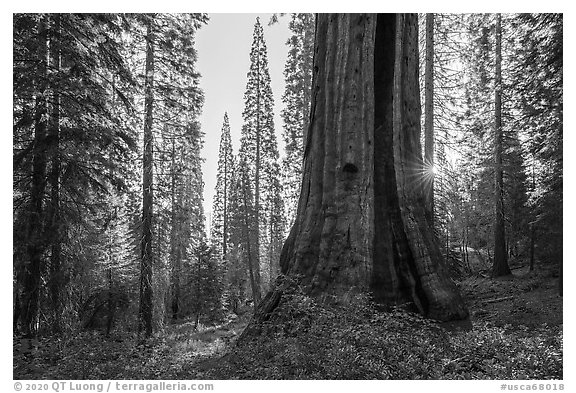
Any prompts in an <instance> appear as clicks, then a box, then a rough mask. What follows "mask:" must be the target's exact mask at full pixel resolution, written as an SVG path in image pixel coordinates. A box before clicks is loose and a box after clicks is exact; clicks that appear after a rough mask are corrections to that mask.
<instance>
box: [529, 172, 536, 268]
mask: <svg viewBox="0 0 576 393" xmlns="http://www.w3.org/2000/svg"><path fill="white" fill-rule="evenodd" d="M535 190H536V176H535V174H534V163H532V192H534V191H535ZM535 225H536V217H532V222H531V223H530V271H533V270H534V262H535V261H534V259H535V255H534V242H535V238H536V229H535Z"/></svg>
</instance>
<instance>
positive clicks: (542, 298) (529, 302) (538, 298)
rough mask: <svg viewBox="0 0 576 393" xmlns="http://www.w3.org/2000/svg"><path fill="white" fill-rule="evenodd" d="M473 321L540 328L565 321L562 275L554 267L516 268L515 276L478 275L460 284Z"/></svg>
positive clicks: (557, 324) (558, 324) (513, 273)
mask: <svg viewBox="0 0 576 393" xmlns="http://www.w3.org/2000/svg"><path fill="white" fill-rule="evenodd" d="M460 288H461V290H462V295H463V296H464V297H465V300H466V303H467V305H468V307H469V310H470V315H471V321H472V323H473V324H474V323H478V322H487V323H490V324H493V325H494V326H519V325H523V326H526V327H529V328H530V327H539V326H542V325H550V326H561V325H562V324H563V317H562V315H563V307H562V297H561V296H560V295H559V293H558V274H557V273H556V271H555V269H553V268H542V267H537V268H536V269H535V270H534V271H532V272H530V271H529V269H528V266H524V267H519V268H513V270H512V276H511V277H504V278H499V279H492V278H489V277H485V276H483V275H482V274H475V275H473V276H471V277H468V278H466V279H464V280H463V281H462V283H461V285H460Z"/></svg>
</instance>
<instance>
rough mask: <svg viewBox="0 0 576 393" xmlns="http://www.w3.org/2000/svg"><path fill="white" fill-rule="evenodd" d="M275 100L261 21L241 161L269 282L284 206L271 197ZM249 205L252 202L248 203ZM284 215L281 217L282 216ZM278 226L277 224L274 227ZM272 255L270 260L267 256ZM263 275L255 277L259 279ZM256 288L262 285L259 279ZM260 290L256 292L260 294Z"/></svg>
mask: <svg viewBox="0 0 576 393" xmlns="http://www.w3.org/2000/svg"><path fill="white" fill-rule="evenodd" d="M273 109H274V99H273V96H272V88H271V83H270V73H269V71H268V54H267V49H266V42H265V41H264V31H263V29H262V25H261V24H260V19H259V18H257V19H256V24H255V25H254V39H253V42H252V49H251V51H250V70H249V72H248V82H247V85H246V92H245V93H244V111H243V113H242V116H243V119H244V124H243V126H242V137H241V140H240V152H239V157H240V162H243V163H245V165H246V174H245V175H246V177H247V180H248V182H244V184H245V185H247V184H249V187H250V191H251V192H250V194H251V196H250V198H251V199H252V200H253V203H251V204H248V205H251V206H252V207H251V208H252V209H253V212H254V214H253V216H252V217H253V218H252V219H253V220H254V224H253V225H252V224H250V226H251V227H253V228H254V231H255V234H254V244H253V245H251V247H250V248H251V250H252V252H251V256H252V258H251V260H252V263H253V266H252V267H253V269H254V270H258V271H259V272H260V273H261V275H262V276H263V277H264V280H265V282H267V281H269V279H270V278H269V271H270V269H269V266H270V264H271V263H274V262H273V261H271V260H270V259H269V258H270V257H269V256H270V255H272V254H274V255H276V254H277V253H270V242H271V241H270V239H271V237H273V234H271V233H270V228H271V221H270V220H271V217H272V216H273V214H272V213H273V211H275V210H278V209H281V207H278V206H273V203H272V202H271V201H272V200H274V198H272V197H270V194H271V193H273V192H274V184H275V183H276V182H277V181H278V176H279V172H280V170H279V165H278V159H279V155H278V147H277V143H276V135H275V133H274V117H273ZM247 202H248V201H247ZM281 215H282V214H280V216H281ZM272 227H274V225H272ZM267 255H268V257H267ZM258 276H259V274H254V277H255V278H258ZM254 283H255V285H258V286H261V283H260V282H259V280H258V279H255V280H254ZM257 292H259V291H256V292H254V293H257Z"/></svg>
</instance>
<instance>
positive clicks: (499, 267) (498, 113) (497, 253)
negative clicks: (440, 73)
mask: <svg viewBox="0 0 576 393" xmlns="http://www.w3.org/2000/svg"><path fill="white" fill-rule="evenodd" d="M495 79H496V88H495V93H494V174H495V175H494V177H495V179H494V200H495V213H496V220H495V225H494V263H493V265H492V276H493V277H500V276H507V275H509V274H511V271H510V267H509V266H508V258H507V254H506V233H505V229H504V228H505V220H504V179H503V178H504V177H503V171H502V26H501V15H500V14H496V73H495Z"/></svg>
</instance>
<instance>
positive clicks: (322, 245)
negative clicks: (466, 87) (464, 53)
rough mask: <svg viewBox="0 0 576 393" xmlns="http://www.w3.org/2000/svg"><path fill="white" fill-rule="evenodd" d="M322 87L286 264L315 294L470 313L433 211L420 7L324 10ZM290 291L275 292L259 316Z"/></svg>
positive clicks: (442, 314) (319, 39)
mask: <svg viewBox="0 0 576 393" xmlns="http://www.w3.org/2000/svg"><path fill="white" fill-rule="evenodd" d="M312 86H313V91H312V108H311V113H310V116H311V118H310V127H309V129H308V133H307V142H306V148H305V163H304V173H303V184H302V188H301V195H300V200H299V205H298V211H297V216H296V221H295V223H294V226H293V227H292V230H291V232H290V235H289V237H288V239H287V240H286V243H285V244H284V247H283V250H282V255H281V258H280V264H281V269H282V272H283V273H284V274H287V275H289V276H292V277H300V278H301V280H300V285H301V287H302V288H304V290H305V291H306V292H307V293H308V294H309V295H311V296H317V297H318V296H319V297H323V298H326V299H328V298H332V299H338V300H337V301H342V300H343V299H344V298H345V297H346V298H348V297H350V295H353V294H354V293H371V294H372V295H373V298H374V299H375V300H376V301H377V302H379V303H381V304H383V305H385V306H396V305H411V306H412V308H413V309H414V310H417V311H419V312H421V313H422V314H425V315H427V316H429V317H431V318H435V319H439V320H452V319H462V318H465V317H466V316H467V314H468V313H467V310H466V307H465V305H464V303H463V301H462V299H461V297H460V295H459V293H458V290H457V288H456V286H455V285H454V284H453V283H452V281H451V280H450V279H449V278H448V276H447V272H446V271H445V269H444V261H443V257H442V255H441V253H440V249H439V247H438V244H437V239H436V238H435V236H434V233H433V230H432V228H431V227H430V224H429V221H428V220H427V219H426V214H425V206H424V189H423V178H422V177H423V173H422V172H423V171H422V170H423V160H422V152H421V146H420V114H421V110H420V98H419V90H418V45H417V17H416V15H402V14H400V15H394V14H379V15H376V14H321V15H319V16H318V18H317V26H316V44H315V54H314V74H313V84H312ZM344 295H346V296H344ZM281 297H282V290H281V289H279V288H277V289H276V290H273V291H271V292H270V293H269V294H268V295H267V296H266V298H265V299H264V301H263V302H262V303H261V304H260V307H259V311H258V313H257V315H259V316H260V317H264V316H265V315H267V314H268V313H269V312H271V311H272V310H273V309H274V307H276V305H278V304H279V300H280V299H281Z"/></svg>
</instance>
